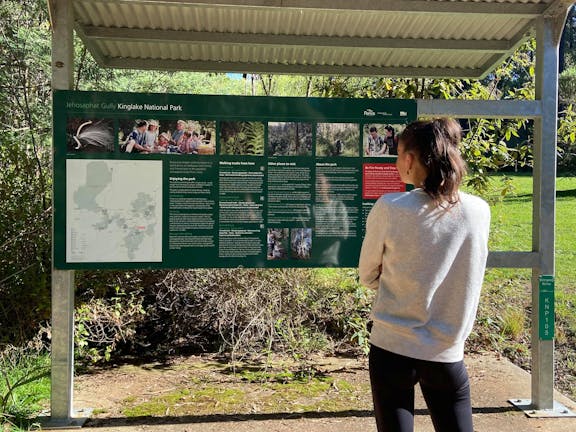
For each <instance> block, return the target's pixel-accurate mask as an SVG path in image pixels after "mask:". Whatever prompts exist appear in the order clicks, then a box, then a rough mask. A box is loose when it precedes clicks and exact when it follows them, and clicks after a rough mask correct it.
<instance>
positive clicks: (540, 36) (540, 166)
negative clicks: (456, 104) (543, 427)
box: [510, 18, 573, 417]
mask: <svg viewBox="0 0 576 432" xmlns="http://www.w3.org/2000/svg"><path fill="white" fill-rule="evenodd" d="M562 24H563V22H562ZM536 35H537V39H536V45H537V47H536V99H537V100H540V101H541V103H542V116H541V117H539V118H536V119H535V121H534V181H533V183H534V193H533V196H534V201H533V212H532V215H533V220H532V247H533V250H534V251H536V252H538V253H539V262H538V266H535V267H533V270H532V399H531V400H528V399H513V400H511V401H510V402H512V403H513V404H514V405H516V406H517V407H518V408H520V409H522V410H524V411H525V412H526V413H527V414H528V415H529V416H531V417H563V416H573V414H572V413H571V412H570V411H569V410H567V409H566V408H565V407H563V406H562V405H560V404H559V403H555V402H554V337H553V332H554V317H553V296H554V292H553V286H554V283H553V282H554V251H555V223H556V220H555V219H556V217H555V212H556V134H557V124H556V123H557V118H558V42H559V37H558V21H557V20H554V19H552V18H539V20H538V23H537V32H536ZM541 276H544V277H545V278H547V279H548V280H549V281H550V282H551V286H552V290H551V291H547V292H545V294H546V296H543V295H542V294H543V293H544V292H543V284H542V280H541ZM542 299H546V302H547V304H545V303H544V301H543V300H542ZM550 303H552V304H551V305H550ZM550 306H551V310H552V317H548V318H545V317H546V315H545V313H546V312H547V311H546V310H545V308H549V307H550ZM545 319H550V324H551V326H552V328H551V329H550V328H549V326H550V324H547V323H545V322H544V320H545ZM545 324H546V325H547V330H550V332H551V333H550V335H549V336H543V329H544V325H545Z"/></svg>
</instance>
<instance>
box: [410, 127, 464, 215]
mask: <svg viewBox="0 0 576 432" xmlns="http://www.w3.org/2000/svg"><path fill="white" fill-rule="evenodd" d="M461 135H462V128H461V127H460V124H459V123H458V122H457V121H456V120H454V119H451V118H438V119H433V120H419V121H415V122H413V123H410V124H409V125H408V126H406V129H404V131H403V132H402V135H401V136H400V141H402V143H403V145H404V151H409V152H412V153H414V154H415V155H416V157H417V158H418V159H419V161H420V163H421V164H422V166H424V167H425V169H426V171H427V176H426V179H425V180H424V185H423V189H424V191H425V192H426V193H427V194H428V195H429V196H430V198H432V199H433V200H434V202H435V203H436V205H448V206H453V205H454V204H456V203H457V202H458V201H459V195H458V187H459V186H460V183H461V182H462V178H463V177H464V175H465V174H466V163H465V162H464V159H462V155H461V153H460V149H459V148H458V147H459V145H460V140H461Z"/></svg>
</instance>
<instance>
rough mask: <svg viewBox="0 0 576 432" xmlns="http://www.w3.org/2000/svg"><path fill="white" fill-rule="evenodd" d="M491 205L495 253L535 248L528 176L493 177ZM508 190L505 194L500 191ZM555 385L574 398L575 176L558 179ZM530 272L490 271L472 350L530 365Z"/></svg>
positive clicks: (470, 344)
mask: <svg viewBox="0 0 576 432" xmlns="http://www.w3.org/2000/svg"><path fill="white" fill-rule="evenodd" d="M492 180H493V181H492V189H491V190H490V191H489V192H488V193H487V194H486V195H485V196H484V198H485V199H487V201H489V203H490V207H491V212H492V224H491V233H490V245H489V246H490V250H491V251H530V250H532V190H533V180H532V176H530V175H507V176H504V175H494V176H493V177H492ZM504 188H505V189H506V194H504V195H502V194H501V193H500V192H501V191H502V190H503V189H504ZM556 189H557V193H556V198H557V200H556V261H555V270H556V275H555V276H556V279H555V283H556V341H557V344H556V350H555V357H556V370H557V373H556V381H557V382H556V384H557V386H559V387H560V388H561V389H562V390H564V391H567V393H568V395H569V396H572V397H575V396H576V387H575V386H574V378H571V379H570V378H567V377H574V376H575V373H576V368H575V366H576V361H575V360H576V351H575V349H574V347H575V346H576V293H575V292H574V291H575V290H574V287H575V286H576V266H575V265H574V263H575V262H576V217H575V215H576V177H573V176H560V177H558V178H557V181H556ZM531 277H532V271H531V269H500V268H496V269H488V270H487V272H486V276H485V280H484V289H483V293H482V297H481V302H480V306H479V311H478V319H477V325H476V326H475V328H474V332H473V333H472V335H471V337H470V339H469V341H468V349H470V350H473V351H474V350H477V349H478V350H486V349H487V350H493V351H498V352H501V353H503V354H504V355H506V356H507V357H508V358H510V359H511V360H512V361H514V362H515V363H516V364H518V365H520V366H522V367H524V368H529V367H530V351H529V347H530V326H531V310H532V294H531V290H532V288H531Z"/></svg>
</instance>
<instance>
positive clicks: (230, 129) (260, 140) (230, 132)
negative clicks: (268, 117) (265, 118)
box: [220, 121, 264, 155]
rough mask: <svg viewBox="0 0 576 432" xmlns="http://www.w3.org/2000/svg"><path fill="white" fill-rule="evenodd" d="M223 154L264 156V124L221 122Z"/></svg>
mask: <svg viewBox="0 0 576 432" xmlns="http://www.w3.org/2000/svg"><path fill="white" fill-rule="evenodd" d="M220 135H221V153H222V154H226V155H263V154H264V123H262V122H247V121H246V122H244V121H243V122H225V121H223V122H221V123H220Z"/></svg>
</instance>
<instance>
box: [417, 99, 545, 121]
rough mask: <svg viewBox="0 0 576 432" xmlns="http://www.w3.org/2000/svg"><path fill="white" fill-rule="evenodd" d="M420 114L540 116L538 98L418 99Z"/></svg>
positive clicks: (471, 116)
mask: <svg viewBox="0 0 576 432" xmlns="http://www.w3.org/2000/svg"><path fill="white" fill-rule="evenodd" d="M417 106H418V116H422V117H442V116H450V117H457V118H538V117H542V103H541V102H540V101H537V100H439V99H418V104H417Z"/></svg>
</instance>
